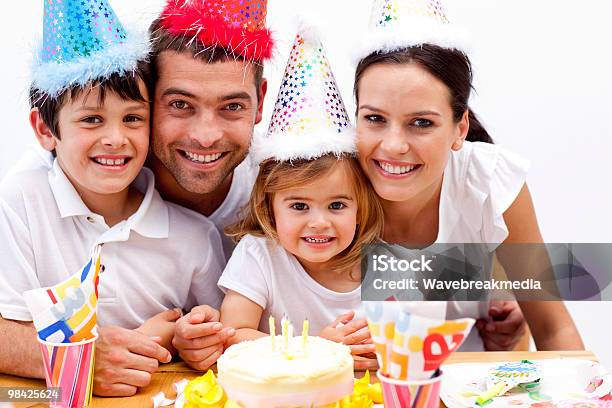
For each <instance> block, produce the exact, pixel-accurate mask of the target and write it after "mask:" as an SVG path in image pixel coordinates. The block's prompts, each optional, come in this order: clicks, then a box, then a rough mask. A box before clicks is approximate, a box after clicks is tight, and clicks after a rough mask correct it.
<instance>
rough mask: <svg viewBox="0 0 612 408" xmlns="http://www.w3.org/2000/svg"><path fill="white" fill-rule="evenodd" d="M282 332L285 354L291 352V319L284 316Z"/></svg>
mask: <svg viewBox="0 0 612 408" xmlns="http://www.w3.org/2000/svg"><path fill="white" fill-rule="evenodd" d="M281 331H282V335H283V345H284V346H285V350H284V351H285V354H286V353H287V351H289V319H287V317H285V316H283V320H281Z"/></svg>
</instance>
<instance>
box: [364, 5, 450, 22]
mask: <svg viewBox="0 0 612 408" xmlns="http://www.w3.org/2000/svg"><path fill="white" fill-rule="evenodd" d="M379 10H380V14H379V16H378V19H377V21H376V25H378V26H379V27H385V26H387V25H388V24H390V23H393V22H395V21H397V20H398V19H399V18H400V14H404V13H405V14H406V15H411V16H421V17H429V18H434V19H437V20H438V21H439V22H441V23H444V24H448V22H449V21H448V18H447V17H446V13H445V11H444V8H443V6H442V3H441V2H440V0H403V1H398V0H383V4H382V7H380V8H379Z"/></svg>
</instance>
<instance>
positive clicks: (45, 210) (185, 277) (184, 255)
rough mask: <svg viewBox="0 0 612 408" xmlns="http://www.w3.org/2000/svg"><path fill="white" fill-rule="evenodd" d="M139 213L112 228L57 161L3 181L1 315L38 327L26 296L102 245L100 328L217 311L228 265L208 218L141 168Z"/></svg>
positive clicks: (57, 278)
mask: <svg viewBox="0 0 612 408" xmlns="http://www.w3.org/2000/svg"><path fill="white" fill-rule="evenodd" d="M134 186H135V187H136V188H137V189H138V190H140V191H141V192H142V193H143V194H144V199H143V201H142V203H141V205H140V207H139V208H138V210H137V211H136V212H135V213H134V214H133V215H132V216H130V217H129V218H128V219H127V220H124V221H122V222H120V223H118V224H117V225H115V226H113V227H112V228H109V227H108V226H107V225H106V223H105V222H104V218H103V217H102V216H100V215H98V214H95V213H92V212H91V211H90V210H89V209H88V208H87V207H86V206H85V204H84V203H83V201H82V200H81V198H80V197H79V195H78V193H77V191H76V190H75V189H74V187H73V186H72V184H71V183H70V181H69V180H68V178H67V177H66V175H65V174H64V173H63V171H62V170H61V168H60V167H59V165H58V164H57V162H55V163H54V165H53V167H52V168H51V169H50V170H49V169H48V168H46V167H44V166H41V167H38V168H37V169H34V170H21V171H19V172H14V173H13V174H12V175H11V176H9V177H6V178H5V179H3V181H2V183H1V184H0V235H1V236H0V240H1V241H2V242H3V245H2V246H1V247H0V314H2V316H3V317H4V318H6V319H13V320H26V321H29V320H31V316H30V314H29V312H28V310H27V308H26V305H25V302H24V300H23V297H22V293H23V292H24V291H26V290H29V289H34V288H39V287H45V286H52V285H55V284H57V283H59V282H61V281H63V280H64V279H66V278H68V277H69V276H71V275H73V274H74V273H76V272H77V271H79V269H80V268H81V267H82V266H83V265H84V264H85V262H86V261H87V259H88V256H89V255H90V251H91V248H92V247H93V246H94V245H95V244H97V243H103V244H104V245H103V247H102V253H101V263H102V264H103V265H104V272H102V273H101V274H100V284H99V285H100V286H99V306H98V308H99V309H98V323H99V324H101V325H118V326H121V327H125V328H128V329H133V328H136V327H138V326H139V325H140V324H142V322H143V321H144V320H146V319H148V318H149V317H151V316H153V315H154V314H157V313H159V312H162V311H164V310H167V309H169V308H175V307H180V308H184V309H187V310H189V309H190V308H191V307H193V306H195V305H198V304H209V305H211V306H213V307H215V308H216V307H218V306H219V305H220V302H221V299H222V294H221V292H220V291H219V289H218V287H217V285H215V283H216V282H217V280H218V278H219V276H220V274H221V271H222V269H223V266H224V264H225V261H224V259H223V256H221V255H220V254H222V252H221V251H222V248H221V242H220V238H219V234H218V232H217V230H216V228H215V227H214V225H213V224H212V223H211V222H209V221H208V220H207V219H206V218H205V217H203V216H202V215H200V214H197V213H195V212H193V211H191V210H188V209H186V208H183V207H180V206H178V205H174V204H171V203H167V202H165V201H163V200H162V199H161V197H160V196H159V194H158V193H157V191H156V190H155V189H154V177H153V173H152V172H151V171H150V170H148V169H142V171H141V172H140V174H139V175H138V177H137V178H136V180H135V181H134Z"/></svg>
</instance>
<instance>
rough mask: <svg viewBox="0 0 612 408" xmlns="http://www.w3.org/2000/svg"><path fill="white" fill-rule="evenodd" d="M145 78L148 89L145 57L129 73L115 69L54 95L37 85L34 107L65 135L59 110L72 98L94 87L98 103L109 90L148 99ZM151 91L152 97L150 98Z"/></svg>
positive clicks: (53, 129) (128, 97)
mask: <svg viewBox="0 0 612 408" xmlns="http://www.w3.org/2000/svg"><path fill="white" fill-rule="evenodd" d="M139 80H142V81H143V82H144V83H145V85H146V86H147V88H148V89H150V88H151V70H150V68H149V63H148V62H146V61H141V62H139V63H138V66H137V68H136V70H135V71H133V72H128V73H114V74H112V75H111V76H110V77H108V78H104V79H99V80H95V81H92V82H90V83H89V84H87V85H85V86H80V85H75V86H72V87H70V88H68V89H66V90H65V91H63V92H62V93H60V94H59V95H58V96H57V97H54V98H52V97H51V96H49V95H48V94H47V93H46V92H43V91H41V90H39V89H37V88H36V87H35V86H34V85H32V86H31V87H30V95H29V101H30V108H38V111H39V113H40V117H41V119H42V120H43V122H44V123H45V125H47V127H48V128H49V130H51V132H52V133H53V135H54V136H55V137H57V138H58V139H60V138H61V136H60V134H61V132H60V129H59V127H58V121H59V111H60V110H61V109H62V107H63V106H64V105H65V104H66V103H67V102H68V101H70V100H74V99H75V98H78V97H79V95H81V94H82V93H84V92H85V93H89V92H91V90H92V89H94V88H99V90H100V92H99V94H98V104H100V105H102V104H103V103H104V99H105V97H106V93H107V92H114V93H116V94H117V95H119V97H120V98H121V99H123V100H133V101H138V102H148V100H147V99H146V98H145V96H144V95H143V94H142V92H140V88H139V86H138V81H139ZM150 95H151V93H150V91H149V99H150Z"/></svg>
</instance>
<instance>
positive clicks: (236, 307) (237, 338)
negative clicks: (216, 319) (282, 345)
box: [221, 290, 267, 347]
mask: <svg viewBox="0 0 612 408" xmlns="http://www.w3.org/2000/svg"><path fill="white" fill-rule="evenodd" d="M262 314H263V309H262V307H261V306H259V305H258V304H257V303H255V302H253V301H252V300H250V299H249V298H247V297H245V296H242V295H241V294H240V293H238V292H234V291H233V290H228V291H227V294H226V295H225V298H224V299H223V303H222V304H221V323H223V326H227V327H233V328H234V329H236V334H235V335H234V336H233V337H230V338H229V339H228V340H227V342H226V347H229V346H231V345H232V344H236V343H240V342H241V341H245V340H255V339H258V338H260V337H264V336H267V334H266V333H263V332H260V331H259V330H257V328H258V327H259V321H260V320H261V315H262Z"/></svg>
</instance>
